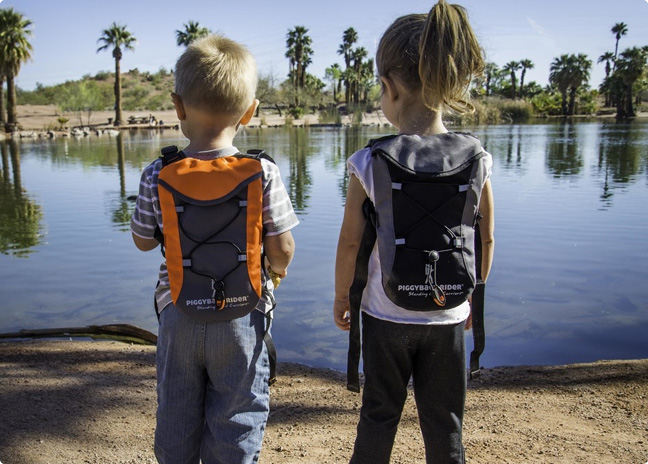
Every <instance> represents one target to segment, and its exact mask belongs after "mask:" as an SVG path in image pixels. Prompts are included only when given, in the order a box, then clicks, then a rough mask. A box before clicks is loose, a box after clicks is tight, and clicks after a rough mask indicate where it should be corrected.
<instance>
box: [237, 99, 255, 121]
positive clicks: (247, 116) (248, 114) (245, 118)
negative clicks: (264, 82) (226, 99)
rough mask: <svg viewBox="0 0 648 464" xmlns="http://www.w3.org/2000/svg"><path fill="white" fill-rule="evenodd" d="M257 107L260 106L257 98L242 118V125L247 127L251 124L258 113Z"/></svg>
mask: <svg viewBox="0 0 648 464" xmlns="http://www.w3.org/2000/svg"><path fill="white" fill-rule="evenodd" d="M257 106H259V100H257V99H256V98H255V99H254V101H252V104H251V105H250V107H249V108H248V109H247V111H246V112H245V114H244V115H243V117H242V118H241V121H240V124H242V125H244V126H245V125H246V124H247V123H249V122H250V120H251V119H252V116H254V112H255V111H256V109H257Z"/></svg>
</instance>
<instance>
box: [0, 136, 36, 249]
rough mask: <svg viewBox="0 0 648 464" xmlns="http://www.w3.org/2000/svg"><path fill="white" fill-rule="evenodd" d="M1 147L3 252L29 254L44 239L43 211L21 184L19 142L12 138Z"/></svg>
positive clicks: (0, 241)
mask: <svg viewBox="0 0 648 464" xmlns="http://www.w3.org/2000/svg"><path fill="white" fill-rule="evenodd" d="M0 150H1V152H2V176H1V180H0V182H1V186H0V253H2V254H4V255H11V256H15V257H18V258H26V257H27V256H29V254H30V253H32V252H33V251H34V247H36V246H37V245H39V244H40V243H41V242H42V234H41V230H42V219H43V212H42V209H41V207H40V205H39V204H38V203H36V202H35V201H34V200H33V199H32V198H30V196H29V195H28V193H27V191H26V190H25V189H24V188H23V186H22V178H21V170H20V145H19V144H18V143H17V142H16V141H15V140H13V139H11V140H9V141H8V142H1V143H0ZM10 160H11V161H10Z"/></svg>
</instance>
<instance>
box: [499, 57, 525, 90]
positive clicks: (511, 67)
mask: <svg viewBox="0 0 648 464" xmlns="http://www.w3.org/2000/svg"><path fill="white" fill-rule="evenodd" d="M521 67H522V66H521V65H520V63H519V62H518V61H509V62H508V63H506V64H505V65H504V67H503V68H502V69H504V70H505V71H508V72H510V73H511V88H512V89H513V95H512V97H513V98H515V97H516V95H517V93H516V88H515V87H516V85H517V81H516V77H515V71H517V70H518V69H520V68H521Z"/></svg>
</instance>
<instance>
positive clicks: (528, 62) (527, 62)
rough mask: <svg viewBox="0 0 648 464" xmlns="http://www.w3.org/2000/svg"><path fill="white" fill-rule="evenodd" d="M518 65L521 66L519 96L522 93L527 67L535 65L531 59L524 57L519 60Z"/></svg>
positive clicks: (531, 67)
mask: <svg viewBox="0 0 648 464" xmlns="http://www.w3.org/2000/svg"><path fill="white" fill-rule="evenodd" d="M520 66H521V67H522V73H521V74H520V96H522V95H523V94H524V76H525V74H526V72H527V69H533V68H534V67H535V65H534V64H533V61H531V60H528V59H524V60H522V61H520Z"/></svg>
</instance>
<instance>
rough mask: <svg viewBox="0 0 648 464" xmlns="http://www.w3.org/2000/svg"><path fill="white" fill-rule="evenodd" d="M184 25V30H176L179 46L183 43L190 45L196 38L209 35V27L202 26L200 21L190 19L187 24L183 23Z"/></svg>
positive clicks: (186, 45)
mask: <svg viewBox="0 0 648 464" xmlns="http://www.w3.org/2000/svg"><path fill="white" fill-rule="evenodd" d="M183 26H184V30H183V31H176V42H177V43H178V46H179V47H180V46H183V45H184V46H185V47H188V46H189V45H190V44H191V42H193V41H194V40H196V39H200V38H202V37H207V36H208V35H209V29H207V28H206V27H201V26H200V25H199V24H198V21H189V22H188V23H187V24H183Z"/></svg>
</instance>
